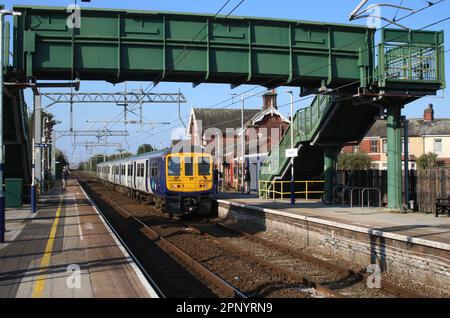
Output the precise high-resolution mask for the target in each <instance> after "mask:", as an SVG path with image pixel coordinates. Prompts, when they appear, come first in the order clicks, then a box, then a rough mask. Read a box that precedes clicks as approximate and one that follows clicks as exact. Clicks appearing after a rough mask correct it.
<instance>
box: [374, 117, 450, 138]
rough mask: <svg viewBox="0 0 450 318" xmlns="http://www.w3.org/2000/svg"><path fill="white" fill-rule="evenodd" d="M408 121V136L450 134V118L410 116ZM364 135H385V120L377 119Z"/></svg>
mask: <svg viewBox="0 0 450 318" xmlns="http://www.w3.org/2000/svg"><path fill="white" fill-rule="evenodd" d="M408 121H409V124H408V130H409V136H415V137H417V136H424V135H428V136H450V118H436V119H434V120H432V121H425V120H423V119H416V118H412V119H408ZM402 131H403V130H402ZM366 137H386V121H385V120H377V121H376V122H375V123H374V124H373V126H372V128H370V130H369V131H368V133H367V134H366Z"/></svg>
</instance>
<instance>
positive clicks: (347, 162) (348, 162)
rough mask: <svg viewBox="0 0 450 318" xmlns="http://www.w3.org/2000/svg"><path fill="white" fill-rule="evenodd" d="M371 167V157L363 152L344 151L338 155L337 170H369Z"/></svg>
mask: <svg viewBox="0 0 450 318" xmlns="http://www.w3.org/2000/svg"><path fill="white" fill-rule="evenodd" d="M371 167H372V158H370V156H369V155H368V154H366V153H364V152H358V153H344V154H340V155H339V157H338V169H339V170H369V169H370V168H371Z"/></svg>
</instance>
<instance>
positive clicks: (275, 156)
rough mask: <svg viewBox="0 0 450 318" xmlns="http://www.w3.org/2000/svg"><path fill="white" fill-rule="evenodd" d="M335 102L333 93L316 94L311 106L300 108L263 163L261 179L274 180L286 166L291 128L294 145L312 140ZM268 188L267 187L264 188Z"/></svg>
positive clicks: (264, 185) (265, 184) (265, 185)
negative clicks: (276, 145)
mask: <svg viewBox="0 0 450 318" xmlns="http://www.w3.org/2000/svg"><path fill="white" fill-rule="evenodd" d="M332 104H333V96H332V95H316V97H315V98H314V100H313V101H312V103H311V105H310V106H309V107H306V108H303V109H300V110H298V111H297V112H296V114H295V116H294V118H293V121H292V123H293V127H292V125H290V126H289V128H288V130H287V131H286V133H285V134H284V135H283V137H282V138H281V141H280V143H279V145H278V147H275V148H272V151H271V152H270V153H269V155H268V157H267V159H266V160H265V162H264V164H263V165H262V169H261V173H260V180H268V181H270V180H272V179H273V178H275V176H279V175H281V174H282V173H283V171H284V169H285V168H286V166H287V164H288V162H289V158H287V157H286V156H285V153H286V149H289V148H291V129H292V128H293V129H294V147H296V148H297V147H298V145H299V143H301V142H304V141H308V140H311V139H312V138H313V136H314V135H315V133H316V131H317V128H318V127H319V126H320V123H321V121H322V118H323V116H324V115H325V114H327V113H328V110H329V108H330V106H331V105H332ZM262 186H263V187H267V186H270V183H264V184H263V185H262ZM263 190H267V189H263Z"/></svg>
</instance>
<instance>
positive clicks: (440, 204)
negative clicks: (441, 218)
mask: <svg viewBox="0 0 450 318" xmlns="http://www.w3.org/2000/svg"><path fill="white" fill-rule="evenodd" d="M441 212H442V213H445V212H447V213H448V215H449V216H450V197H447V198H446V199H444V198H437V199H436V215H435V217H438V215H439V213H441Z"/></svg>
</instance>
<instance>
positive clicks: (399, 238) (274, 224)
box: [216, 193, 450, 297]
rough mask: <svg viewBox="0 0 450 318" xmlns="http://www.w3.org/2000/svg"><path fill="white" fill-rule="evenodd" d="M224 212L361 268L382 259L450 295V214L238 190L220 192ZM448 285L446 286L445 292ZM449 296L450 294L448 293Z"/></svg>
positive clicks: (385, 266)
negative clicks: (276, 197)
mask: <svg viewBox="0 0 450 318" xmlns="http://www.w3.org/2000/svg"><path fill="white" fill-rule="evenodd" d="M216 198H217V203H218V216H219V218H221V219H223V220H226V221H228V222H231V223H232V224H235V225H237V226H239V227H243V228H245V230H246V231H249V232H252V233H261V234H264V235H267V237H268V238H269V239H271V240H280V241H284V242H285V243H286V244H289V245H291V247H292V248H295V249H299V250H303V251H308V253H309V254H312V255H317V256H318V257H321V258H326V259H333V260H335V261H337V262H340V260H342V261H343V262H344V263H345V264H352V265H354V266H355V268H356V267H357V268H360V269H361V268H366V267H367V266H368V265H371V264H378V265H379V266H380V269H381V271H382V272H383V273H388V274H392V275H393V276H396V277H400V278H401V279H409V280H410V281H415V282H419V283H421V284H423V285H425V286H430V288H436V289H439V290H441V291H444V293H446V294H447V295H449V296H450V293H449V290H448V286H450V217H448V216H446V215H442V216H439V217H437V218H436V217H435V216H434V214H424V213H417V212H411V213H407V214H405V213H400V212H398V213H397V212H391V211H388V210H387V209H384V208H367V207H366V208H361V207H353V208H350V207H345V206H344V207H341V206H326V205H324V204H323V203H322V202H317V201H315V202H314V201H311V200H310V201H304V200H298V201H297V202H296V204H295V205H294V206H292V205H291V204H290V201H289V200H283V201H281V200H271V199H263V198H259V197H257V195H244V194H236V193H219V194H218V195H216ZM445 291H446V292H445ZM447 297H448V296H447Z"/></svg>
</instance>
